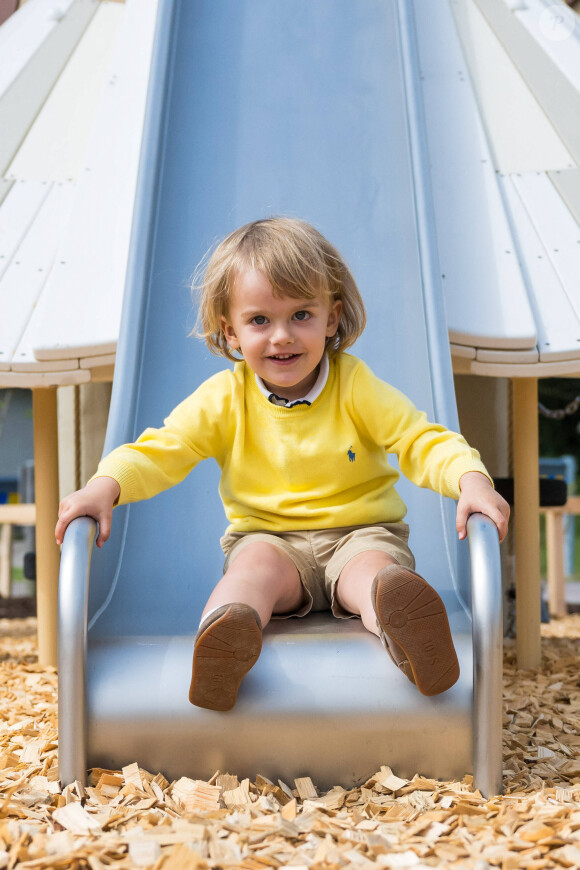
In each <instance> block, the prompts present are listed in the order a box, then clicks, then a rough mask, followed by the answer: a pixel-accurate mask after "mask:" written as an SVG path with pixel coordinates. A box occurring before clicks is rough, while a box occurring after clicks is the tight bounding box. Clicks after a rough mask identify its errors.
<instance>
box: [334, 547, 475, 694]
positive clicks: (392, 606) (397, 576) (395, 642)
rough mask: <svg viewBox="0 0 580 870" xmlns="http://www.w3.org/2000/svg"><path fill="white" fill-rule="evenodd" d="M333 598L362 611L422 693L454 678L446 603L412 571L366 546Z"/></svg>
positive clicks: (454, 657) (449, 683)
mask: <svg viewBox="0 0 580 870" xmlns="http://www.w3.org/2000/svg"><path fill="white" fill-rule="evenodd" d="M336 596H337V599H338V603H339V604H340V605H341V606H342V607H343V608H344V609H345V610H350V612H351V613H358V614H360V616H361V619H362V621H363V624H364V626H365V628H367V629H368V630H369V631H372V632H373V634H377V635H378V636H379V637H380V638H381V640H382V641H383V643H384V644H385V646H386V648H387V650H388V652H389V654H390V655H391V658H392V659H393V660H394V661H395V663H396V664H397V665H398V666H399V668H400V669H401V670H402V671H403V673H404V674H405V675H406V676H407V677H408V678H409V679H410V680H411V682H413V683H416V684H417V688H418V689H419V691H420V692H422V693H423V694H424V695H437V694H439V693H440V692H445V691H446V690H447V689H449V688H450V687H451V686H452V685H453V684H454V683H455V682H457V679H458V677H459V663H458V661H457V655H456V653H455V647H454V646H453V638H452V636H451V631H450V628H449V621H448V619H447V614H446V612H445V606H444V604H443V601H442V600H441V598H440V597H439V595H438V593H437V592H436V591H435V589H433V587H432V586H430V585H429V584H428V583H427V582H426V580H424V579H423V578H422V577H420V576H419V575H418V574H416V573H415V572H414V571H411V570H410V569H409V568H404V567H403V566H402V565H398V564H397V563H396V562H394V560H393V559H392V558H391V557H390V556H388V555H387V554H386V553H383V552H380V551H378V550H369V551H367V552H364V553H361V554H359V555H357V556H354V557H353V558H352V559H351V560H350V561H349V562H347V564H346V565H345V567H344V568H343V570H342V572H341V574H340V577H339V579H338V583H337V586H336Z"/></svg>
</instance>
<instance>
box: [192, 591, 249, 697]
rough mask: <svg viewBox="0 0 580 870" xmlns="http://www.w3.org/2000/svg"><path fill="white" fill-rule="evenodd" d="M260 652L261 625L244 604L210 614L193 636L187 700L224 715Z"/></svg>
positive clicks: (232, 605) (218, 609)
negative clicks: (191, 666)
mask: <svg viewBox="0 0 580 870" xmlns="http://www.w3.org/2000/svg"><path fill="white" fill-rule="evenodd" d="M261 649H262V623H261V621H260V617H259V615H258V614H257V613H256V611H255V610H254V608H253V607H250V606H249V605H248V604H237V603H234V604H224V605H222V607H218V608H217V609H216V610H215V611H214V612H213V613H210V614H209V615H208V616H207V617H206V618H205V619H204V620H203V622H202V623H201V625H200V627H199V630H198V632H197V634H196V636H195V645H194V650H193V668H192V674H191V687H190V689H189V700H190V701H191V703H192V704H195V705H196V707H205V708H206V709H208V710H219V711H220V712H225V711H226V710H231V709H232V707H233V706H234V704H235V703H236V698H237V696H238V689H239V688H240V683H241V682H242V679H243V678H244V677H245V675H246V674H247V673H248V671H249V670H250V669H251V668H252V667H253V666H254V665H255V664H256V662H257V661H258V658H259V656H260V651H261Z"/></svg>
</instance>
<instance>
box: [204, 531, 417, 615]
mask: <svg viewBox="0 0 580 870" xmlns="http://www.w3.org/2000/svg"><path fill="white" fill-rule="evenodd" d="M408 539H409V526H408V525H407V524H406V523H375V525H372V526H342V527H341V528H338V529H314V530H312V531H299V532H279V533H274V532H230V533H228V534H225V535H224V536H223V538H222V539H221V541H220V544H221V547H222V550H223V551H224V553H225V556H226V561H225V564H224V573H225V572H226V571H227V569H228V567H229V566H230V564H231V563H232V562H233V560H234V559H235V557H236V556H237V555H238V554H239V553H240V551H241V550H242V549H243V548H244V547H247V546H248V545H249V544H251V543H253V542H254V541H256V542H257V541H261V542H263V543H266V544H272V545H273V546H274V547H278V548H279V549H280V550H283V552H284V553H287V554H288V556H290V558H291V559H292V561H293V563H294V565H295V566H296V569H297V571H298V574H299V576H300V582H301V583H302V588H303V590H304V603H303V605H302V607H300V609H299V610H297V611H296V612H295V613H284V614H282V615H281V614H276V618H278V619H284V618H286V617H289V616H304V615H305V614H307V613H308V612H309V611H311V610H331V611H332V613H333V614H334V615H335V616H338V617H339V618H341V619H348V618H349V617H351V616H352V615H353V614H352V613H349V612H348V611H346V610H344V609H343V608H342V607H341V606H340V604H339V603H338V601H337V600H336V584H337V581H338V578H339V577H340V572H341V571H342V569H343V568H344V566H345V565H346V564H347V562H350V560H351V559H352V558H353V556H357V555H358V554H359V553H364V552H365V551H367V550H381V551H382V552H384V553H388V555H389V556H391V557H392V558H393V559H394V560H395V561H396V562H398V564H399V565H404V566H405V568H411V569H413V568H414V567H415V559H414V557H413V554H412V552H411V551H410V549H409V547H408V545H407V541H408Z"/></svg>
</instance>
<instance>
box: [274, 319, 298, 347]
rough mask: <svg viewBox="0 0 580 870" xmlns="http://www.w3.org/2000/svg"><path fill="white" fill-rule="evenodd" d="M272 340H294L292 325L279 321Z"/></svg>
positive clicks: (286, 341) (286, 342)
mask: <svg viewBox="0 0 580 870" xmlns="http://www.w3.org/2000/svg"><path fill="white" fill-rule="evenodd" d="M272 340H273V341H274V342H276V343H277V344H288V343H289V342H291V341H294V336H293V334H292V327H291V326H290V324H288V323H277V324H276V326H275V329H274V334H273V336H272Z"/></svg>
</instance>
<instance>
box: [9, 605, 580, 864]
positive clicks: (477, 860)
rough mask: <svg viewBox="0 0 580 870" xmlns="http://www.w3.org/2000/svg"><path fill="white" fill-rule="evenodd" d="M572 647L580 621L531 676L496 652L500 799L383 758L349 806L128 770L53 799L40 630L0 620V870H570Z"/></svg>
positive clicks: (285, 786)
mask: <svg viewBox="0 0 580 870" xmlns="http://www.w3.org/2000/svg"><path fill="white" fill-rule="evenodd" d="M579 639H580V615H574V616H570V617H567V618H566V619H563V620H559V621H556V622H552V623H551V624H550V625H549V626H544V627H543V642H542V646H543V662H542V667H541V669H540V670H539V671H517V670H516V668H515V647H514V645H513V642H510V641H507V642H506V651H505V670H504V770H505V777H504V779H505V787H506V793H505V794H504V795H503V796H501V797H492V798H491V799H489V800H486V799H485V798H483V797H482V796H481V795H480V794H479V793H478V792H477V791H474V790H473V787H472V779H471V777H470V776H468V775H466V776H465V777H464V778H463V780H462V781H461V782H440V781H435V780H431V779H426V778H424V777H423V776H421V772H420V771H418V772H417V775H416V776H415V777H414V778H413V779H412V780H410V781H409V780H405V779H401V778H400V777H399V776H397V771H396V770H391V768H390V767H389V759H388V758H385V759H382V762H383V763H382V765H381V766H380V767H379V768H378V770H377V772H376V773H375V775H374V776H372V777H371V778H370V779H369V780H368V782H366V783H365V784H364V785H362V786H361V787H360V788H356V789H352V790H350V791H345V790H344V789H342V788H340V787H336V788H333V789H331V790H330V791H329V792H327V793H320V792H319V791H318V790H317V788H316V783H315V782H314V783H313V782H312V781H311V780H310V779H309V777H302V778H300V779H299V780H297V781H296V782H291V783H282V782H276V783H274V782H270V781H269V780H268V779H266V778H265V777H262V776H260V775H259V772H257V773H256V779H255V781H254V782H250V781H249V780H247V779H245V780H242V781H241V782H240V781H239V780H238V778H237V777H236V774H235V771H217V772H216V774H215V776H214V777H212V779H211V780H210V781H209V782H202V781H200V780H192V779H189V778H188V777H185V776H184V777H181V778H180V779H179V780H177V781H175V782H168V781H167V780H166V779H165V777H164V776H163V775H162V774H160V773H158V772H156V771H145V770H142V769H141V768H140V767H139V764H138V759H135V760H132V761H130V760H128V763H127V765H126V766H125V767H124V768H123V769H122V770H93V771H92V772H91V776H90V782H89V785H88V786H87V787H86V788H83V787H82V786H81V785H80V784H78V783H77V784H73V785H71V786H68V787H66V788H64V789H63V788H61V785H60V783H59V781H58V767H57V736H58V735H57V708H56V672H55V670H54V669H53V668H43V667H40V666H39V664H38V661H37V654H36V624H35V621H34V619H22V620H0V671H1V677H2V679H1V683H0V693H1V695H0V696H1V699H2V702H1V704H0V870H2V868H7V870H13V868H15V867H18V868H31V870H32V868H44V867H51V868H57V870H59V868H62V870H65V868H73V870H77V868H78V870H81V868H82V870H85V868H86V870H105V868H135V867H151V868H155V870H189V868H243V870H266V868H269V867H273V868H278V867H287V866H291V867H293V868H295V870H302V868H310V870H341V868H346V867H348V868H360V870H365V868H369V867H379V868H414V870H422V868H428V867H443V868H445V867H448V868H454V870H486V868H492V867H499V868H501V870H519V868H524V870H528V868H529V870H541V868H552V867H553V868H566V867H580V668H579V662H580V657H579V654H578V641H579ZM337 763H338V762H337Z"/></svg>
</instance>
